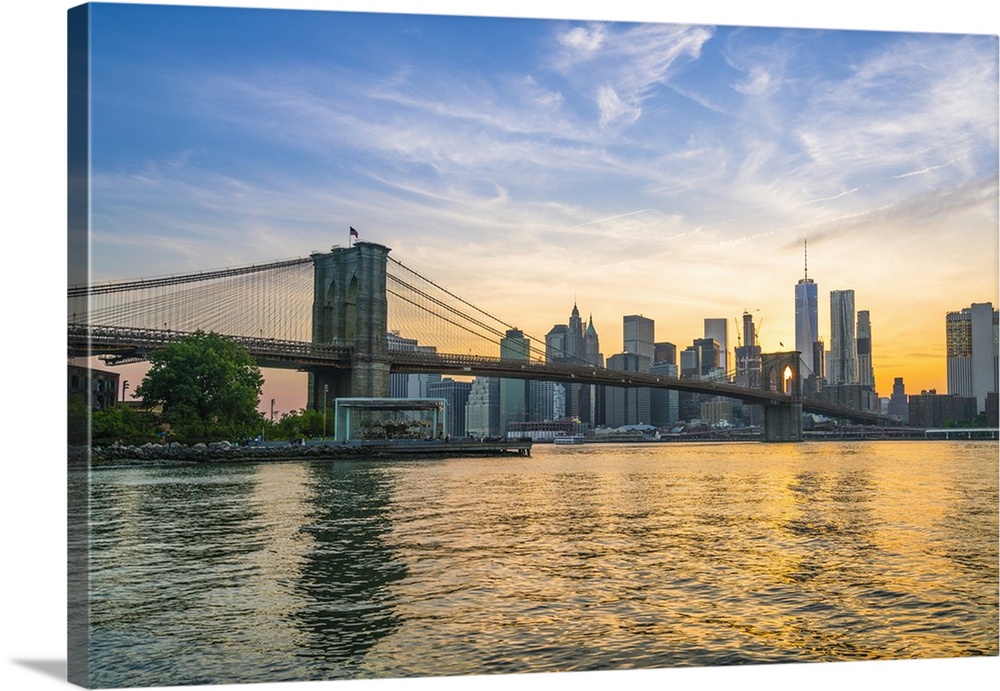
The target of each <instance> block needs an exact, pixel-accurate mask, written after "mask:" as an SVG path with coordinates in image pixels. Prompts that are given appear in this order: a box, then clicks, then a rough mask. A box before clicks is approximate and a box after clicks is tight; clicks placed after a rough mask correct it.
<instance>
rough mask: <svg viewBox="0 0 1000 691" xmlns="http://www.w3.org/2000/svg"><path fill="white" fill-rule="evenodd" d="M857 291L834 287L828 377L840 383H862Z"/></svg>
mask: <svg viewBox="0 0 1000 691" xmlns="http://www.w3.org/2000/svg"><path fill="white" fill-rule="evenodd" d="M855 324H856V322H855V313H854V291H853V290H832V291H830V359H829V363H828V366H827V381H828V382H829V383H830V384H832V385H834V386H836V385H841V384H857V383H858V346H857V338H856V336H855V330H854V328H855Z"/></svg>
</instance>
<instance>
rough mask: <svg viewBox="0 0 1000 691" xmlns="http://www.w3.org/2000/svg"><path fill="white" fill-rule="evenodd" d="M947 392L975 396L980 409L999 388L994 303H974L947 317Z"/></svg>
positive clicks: (996, 326)
mask: <svg viewBox="0 0 1000 691" xmlns="http://www.w3.org/2000/svg"><path fill="white" fill-rule="evenodd" d="M945 337H946V344H947V349H948V351H947V352H948V393H949V394H957V395H959V396H967V397H974V398H975V399H976V405H977V406H978V412H983V411H984V410H986V395H987V394H989V393H991V392H995V391H997V378H998V377H997V352H998V341H1000V336H998V313H997V310H995V309H993V303H990V302H984V303H973V304H972V306H971V307H965V308H963V309H962V310H961V311H958V312H949V313H948V314H947V316H946V317H945Z"/></svg>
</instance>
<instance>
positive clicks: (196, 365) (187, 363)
mask: <svg viewBox="0 0 1000 691" xmlns="http://www.w3.org/2000/svg"><path fill="white" fill-rule="evenodd" d="M149 361H150V364H151V366H150V368H149V371H148V372H147V373H146V376H145V378H144V379H143V380H142V383H141V384H139V386H138V387H137V388H136V390H135V394H136V396H138V397H140V398H142V400H143V403H144V405H145V406H146V407H155V406H160V407H161V408H162V412H161V417H162V420H163V421H164V422H166V423H168V424H169V425H170V429H171V434H172V436H174V437H182V438H186V439H208V438H238V437H244V436H253V435H255V434H257V433H258V432H259V431H260V429H261V425H262V422H263V416H262V415H261V414H260V412H259V411H258V410H257V404H258V403H259V402H260V392H261V388H262V387H263V384H264V378H263V376H262V375H261V373H260V368H259V367H257V364H256V363H255V362H254V361H253V358H251V357H250V354H249V353H248V352H247V351H246V350H245V349H244V348H242V347H240V346H239V345H238V344H236V343H234V342H233V341H231V340H229V339H228V338H225V337H224V336H220V335H219V334H216V333H204V332H201V331H198V332H196V333H193V334H191V335H190V336H187V337H185V338H184V339H182V340H180V341H178V342H176V343H172V344H170V345H169V346H167V347H165V348H163V349H161V350H158V351H156V352H155V353H153V354H152V355H150V357H149Z"/></svg>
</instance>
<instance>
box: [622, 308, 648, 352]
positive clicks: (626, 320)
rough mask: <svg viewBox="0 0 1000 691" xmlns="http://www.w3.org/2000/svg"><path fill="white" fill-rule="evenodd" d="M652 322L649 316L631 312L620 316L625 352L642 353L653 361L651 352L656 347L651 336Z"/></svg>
mask: <svg viewBox="0 0 1000 691" xmlns="http://www.w3.org/2000/svg"><path fill="white" fill-rule="evenodd" d="M653 330H654V324H653V320H652V319H650V318H649V317H643V316H642V315H638V314H632V315H629V316H627V317H623V318H622V334H623V341H624V347H623V348H622V350H623V351H624V352H626V353H633V354H635V355H642V356H643V357H645V358H648V359H649V361H650V362H652V361H653V354H654V351H655V349H656V344H655V340H654V338H653Z"/></svg>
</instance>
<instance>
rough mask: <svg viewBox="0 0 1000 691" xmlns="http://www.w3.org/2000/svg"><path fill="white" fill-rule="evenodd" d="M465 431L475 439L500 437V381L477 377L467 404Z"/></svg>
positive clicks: (492, 378) (494, 378)
mask: <svg viewBox="0 0 1000 691" xmlns="http://www.w3.org/2000/svg"><path fill="white" fill-rule="evenodd" d="M465 431H466V433H467V434H469V435H471V436H474V437H496V436H499V435H500V380H499V379H497V378H496V377H476V378H475V379H473V380H472V388H471V389H470V390H469V400H468V402H467V403H466V404H465Z"/></svg>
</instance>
